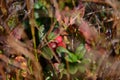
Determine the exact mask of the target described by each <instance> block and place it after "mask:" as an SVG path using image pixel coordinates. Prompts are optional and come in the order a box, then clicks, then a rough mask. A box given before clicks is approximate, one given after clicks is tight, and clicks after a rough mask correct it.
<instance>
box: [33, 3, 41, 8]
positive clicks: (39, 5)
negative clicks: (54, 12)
mask: <svg viewBox="0 0 120 80" xmlns="http://www.w3.org/2000/svg"><path fill="white" fill-rule="evenodd" d="M41 7H42V5H41V4H40V3H39V2H37V3H35V4H34V8H35V9H40V8H41Z"/></svg>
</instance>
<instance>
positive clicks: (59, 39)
mask: <svg viewBox="0 0 120 80" xmlns="http://www.w3.org/2000/svg"><path fill="white" fill-rule="evenodd" d="M55 41H56V43H60V42H62V41H63V38H62V36H58V37H56V39H55Z"/></svg>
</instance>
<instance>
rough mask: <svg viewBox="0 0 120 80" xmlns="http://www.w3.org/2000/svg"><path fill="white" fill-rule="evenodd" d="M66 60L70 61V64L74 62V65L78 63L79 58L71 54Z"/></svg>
mask: <svg viewBox="0 0 120 80" xmlns="http://www.w3.org/2000/svg"><path fill="white" fill-rule="evenodd" d="M65 59H66V60H67V61H69V62H72V63H73V62H77V61H78V58H77V56H76V55H75V54H73V53H69V54H68V55H67V56H66V57H65Z"/></svg>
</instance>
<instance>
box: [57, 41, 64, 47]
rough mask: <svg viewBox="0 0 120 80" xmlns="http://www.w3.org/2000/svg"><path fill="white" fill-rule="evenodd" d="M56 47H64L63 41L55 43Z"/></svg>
mask: <svg viewBox="0 0 120 80" xmlns="http://www.w3.org/2000/svg"><path fill="white" fill-rule="evenodd" d="M57 46H58V47H64V48H66V44H65V43H64V42H60V43H58V44H57Z"/></svg>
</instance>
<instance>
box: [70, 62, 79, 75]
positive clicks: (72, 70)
mask: <svg viewBox="0 0 120 80" xmlns="http://www.w3.org/2000/svg"><path fill="white" fill-rule="evenodd" d="M77 71H78V67H77V65H75V64H71V65H69V72H70V74H75V73H76V72H77Z"/></svg>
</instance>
